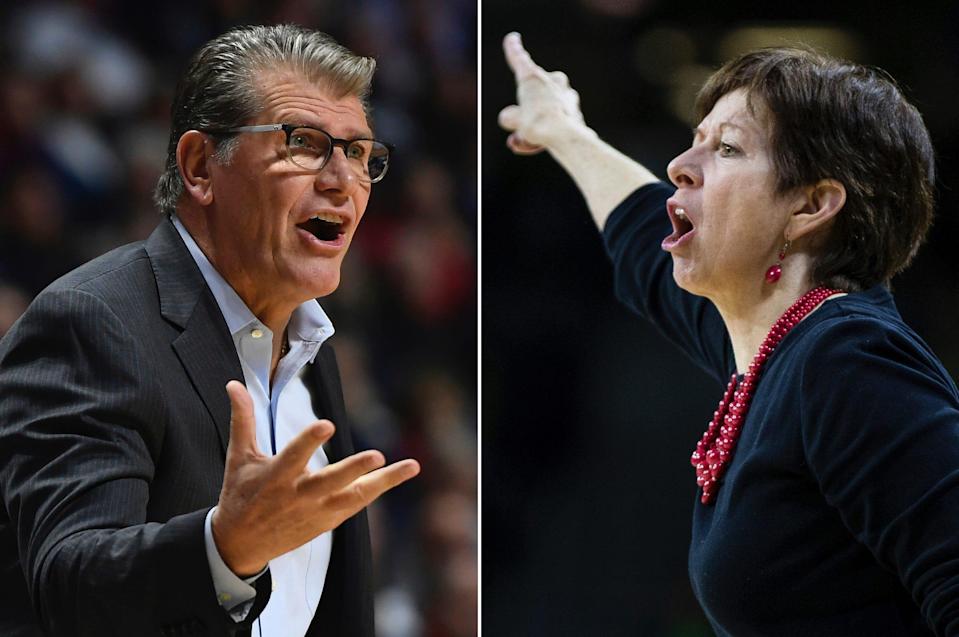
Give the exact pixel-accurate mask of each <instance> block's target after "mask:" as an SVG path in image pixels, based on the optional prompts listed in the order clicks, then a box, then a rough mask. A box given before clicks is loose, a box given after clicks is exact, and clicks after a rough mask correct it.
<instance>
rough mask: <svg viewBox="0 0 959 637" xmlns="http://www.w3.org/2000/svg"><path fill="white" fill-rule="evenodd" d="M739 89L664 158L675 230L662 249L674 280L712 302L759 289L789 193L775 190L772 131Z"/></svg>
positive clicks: (780, 233) (778, 240) (778, 239)
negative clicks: (688, 141) (686, 144)
mask: <svg viewBox="0 0 959 637" xmlns="http://www.w3.org/2000/svg"><path fill="white" fill-rule="evenodd" d="M757 115H760V118H759V119H757V117H756V116H754V115H753V114H751V113H750V111H749V108H748V107H747V105H746V93H745V91H743V90H742V89H739V90H736V91H733V92H731V93H727V94H726V95H724V96H723V97H722V98H721V99H720V100H719V101H718V102H716V105H715V106H714V107H713V110H712V111H710V113H709V115H707V116H706V118H705V119H703V121H702V122H701V123H700V124H699V126H698V127H696V130H695V136H694V138H693V144H692V146H691V147H690V148H689V150H687V151H685V152H684V153H682V154H681V155H679V156H678V157H676V158H675V159H673V160H672V161H671V162H670V163H669V167H668V168H667V172H668V174H669V179H670V180H671V181H672V182H673V184H675V185H676V187H677V191H676V194H675V195H673V197H671V198H670V199H669V201H668V202H667V210H668V214H669V216H670V219H671V220H672V222H673V233H672V234H671V235H670V236H669V237H667V238H666V239H664V240H663V249H664V250H666V251H667V252H669V253H670V254H672V256H673V278H674V279H675V280H676V283H677V284H678V285H679V286H680V287H682V288H683V289H685V290H687V291H689V292H692V293H694V294H699V295H701V296H705V297H708V298H710V299H712V300H713V301H722V300H724V299H729V300H734V299H735V300H737V301H738V300H740V299H742V297H743V295H744V294H746V295H750V294H755V293H756V292H757V291H759V292H761V290H762V286H763V285H768V284H766V283H764V275H765V272H766V270H767V269H768V268H769V266H770V265H772V264H773V263H775V262H776V260H777V255H778V253H779V251H780V250H781V249H782V246H783V243H784V241H785V237H784V232H785V228H786V224H787V222H788V220H789V216H790V213H791V212H792V211H793V208H792V207H793V206H795V205H796V204H797V202H798V199H797V198H796V196H795V195H793V196H792V197H787V196H782V195H778V194H777V193H776V175H775V170H774V167H773V161H772V156H771V148H770V142H769V129H768V125H767V124H766V122H765V121H764V120H763V119H762V113H761V111H760V109H758V108H757Z"/></svg>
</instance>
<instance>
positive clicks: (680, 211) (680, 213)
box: [676, 208, 686, 219]
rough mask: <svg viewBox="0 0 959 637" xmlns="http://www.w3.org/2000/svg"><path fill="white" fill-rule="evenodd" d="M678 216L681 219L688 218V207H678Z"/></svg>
mask: <svg viewBox="0 0 959 637" xmlns="http://www.w3.org/2000/svg"><path fill="white" fill-rule="evenodd" d="M676 216H677V217H679V218H680V219H685V218H686V209H685V208H676Z"/></svg>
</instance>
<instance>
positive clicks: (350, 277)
mask: <svg viewBox="0 0 959 637" xmlns="http://www.w3.org/2000/svg"><path fill="white" fill-rule="evenodd" d="M279 22H293V23H298V24H302V25H305V26H309V27H314V28H318V29H320V30H322V31H326V32H328V33H330V34H331V35H333V36H334V37H335V38H337V39H338V40H339V41H340V42H341V43H343V44H345V45H346V46H348V47H349V48H351V49H352V50H353V51H355V52H357V53H361V54H364V55H372V56H374V57H376V58H377V60H378V62H379V70H378V72H377V75H376V82H375V84H374V91H373V99H372V103H373V112H374V117H375V122H376V130H377V137H378V138H381V139H384V140H387V141H390V142H392V143H393V144H395V145H396V148H397V150H396V153H395V155H394V161H393V163H392V164H391V167H390V173H389V175H388V176H387V177H386V179H385V180H384V181H383V182H381V183H378V184H376V185H375V186H374V194H373V197H372V200H371V203H370V206H369V208H368V210H367V213H366V216H365V218H364V220H363V224H362V226H361V227H360V229H359V231H358V232H357V235H356V237H355V240H354V242H353V246H352V249H351V250H350V253H349V255H348V257H347V259H346V262H345V265H344V273H343V279H342V280H343V285H342V287H341V289H340V290H338V291H337V292H336V293H335V294H333V295H332V296H330V297H328V298H326V299H323V300H322V303H323V306H324V309H325V310H326V311H327V313H328V314H329V315H330V316H331V318H332V319H333V322H334V324H335V325H336V330H337V333H336V336H335V337H334V341H333V342H334V345H335V347H336V350H337V355H338V358H339V361H340V366H341V372H342V375H343V388H344V393H345V398H346V402H347V409H348V411H349V413H350V414H351V416H352V420H353V423H354V430H355V431H356V432H358V433H357V435H358V437H359V438H360V440H359V441H358V443H359V444H358V446H359V447H364V446H372V447H376V448H379V449H382V450H383V451H384V452H385V453H386V455H387V457H388V458H399V457H406V456H412V457H415V458H418V459H419V461H420V462H421V464H422V466H423V472H422V474H421V476H420V477H419V478H417V479H416V480H415V481H413V482H412V483H410V484H408V485H404V486H403V487H401V488H399V489H398V490H396V491H394V492H393V493H392V494H391V495H389V496H387V497H386V498H385V500H382V501H381V502H380V503H377V504H376V505H375V506H374V507H373V508H372V510H371V512H370V515H371V527H372V532H373V542H374V555H375V564H376V568H375V573H376V577H377V587H378V593H377V599H376V604H377V619H378V622H377V623H378V630H379V634H380V635H382V636H383V637H416V636H424V637H461V636H469V635H475V634H476V623H477V621H476V616H477V563H476V554H477V519H476V515H477V499H476V498H477V482H476V458H477V449H476V441H477V437H476V425H477V423H476V408H477V400H476V351H477V349H476V316H477V311H476V265H475V264H476V248H475V246H476V228H477V201H476V178H477V162H476V157H477V148H476V100H477V78H476V50H477V43H476V28H477V23H476V5H475V2H474V0H409V1H404V0H355V1H351V2H335V1H333V0H277V1H275V2H256V1H253V0H208V1H198V0H164V1H163V2H151V3H146V4H144V3H131V2H123V1H121V0H74V1H67V0H60V1H57V2H22V3H3V5H2V8H0V30H2V39H0V336H2V334H3V333H4V332H6V330H7V329H8V328H9V326H10V325H11V324H12V323H13V321H15V320H16V318H17V317H18V316H19V315H20V314H21V313H22V311H23V310H24V309H25V308H26V306H27V304H28V303H29V302H30V300H31V299H32V298H33V296H34V295H35V294H36V293H37V292H39V291H40V290H41V289H43V287H45V286H46V285H47V284H48V283H50V282H51V281H52V280H53V279H55V278H56V277H58V276H59V275H61V274H63V273H65V272H67V271H68V270H70V269H72V268H74V267H76V266H77V265H79V264H81V263H83V262H85V261H87V260H89V259H91V258H92V257H94V256H97V255H99V254H102V253H103V252H105V251H107V250H109V249H110V248H112V247H115V246H117V245H120V244H123V243H127V242H130V241H135V240H140V239H143V238H145V237H147V236H148V235H149V233H150V232H151V231H152V230H153V228H154V227H155V226H156V225H157V223H158V222H159V220H160V216H159V215H158V213H157V212H156V210H155V209H154V207H153V204H152V202H151V195H152V191H153V187H154V184H155V183H156V178H157V176H158V175H159V171H160V169H161V167H162V166H163V161H164V157H165V152H166V143H167V138H168V135H169V104H170V100H171V97H172V93H173V89H174V86H175V83H176V80H177V79H178V77H179V76H180V74H181V73H182V71H183V70H184V69H185V67H186V62H187V59H188V58H189V56H190V55H191V54H192V53H193V52H194V51H195V50H196V49H197V48H199V47H200V46H201V45H202V44H203V43H205V42H206V41H207V40H209V39H210V38H212V37H214V36H216V35H218V34H220V33H222V32H223V31H225V30H227V29H229V28H230V27H233V26H238V25H242V24H253V23H261V24H262V23H267V24H269V23H279Z"/></svg>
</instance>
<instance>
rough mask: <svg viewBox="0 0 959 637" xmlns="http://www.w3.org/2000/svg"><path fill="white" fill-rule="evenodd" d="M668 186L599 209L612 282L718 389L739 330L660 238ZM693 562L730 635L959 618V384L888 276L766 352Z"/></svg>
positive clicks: (905, 628)
mask: <svg viewBox="0 0 959 637" xmlns="http://www.w3.org/2000/svg"><path fill="white" fill-rule="evenodd" d="M672 192H673V190H672V188H670V187H668V186H666V185H665V184H656V185H651V186H645V187H643V188H640V189H639V190H637V191H636V192H634V193H633V194H631V195H630V196H629V197H628V198H627V199H626V200H625V201H624V202H623V203H621V204H620V205H619V206H618V207H617V208H616V209H615V210H614V211H613V213H612V215H611V216H610V218H609V220H608V221H607V222H606V227H605V230H604V237H605V241H606V246H607V250H608V252H609V255H610V257H611V258H612V261H613V264H614V268H615V288H616V294H617V296H618V297H619V299H620V300H621V301H623V302H624V303H625V304H626V305H627V306H629V308H631V309H632V310H634V311H635V312H637V313H638V314H640V315H642V316H644V317H646V318H647V319H649V320H650V321H652V322H653V323H654V324H655V325H656V326H657V327H658V328H659V329H660V330H661V331H662V332H663V333H664V334H665V335H666V336H667V337H668V338H669V339H670V340H672V341H673V342H674V343H676V344H677V345H678V346H679V347H680V348H681V349H682V350H683V351H685V352H686V353H687V354H688V355H689V356H691V357H692V359H693V360H694V361H695V362H696V363H697V364H698V365H700V366H701V367H703V368H704V369H705V370H706V371H707V372H709V373H710V374H711V375H712V376H714V377H715V378H716V379H717V380H718V381H719V382H720V383H721V387H719V388H717V395H716V399H717V402H718V400H719V398H720V397H721V395H722V386H725V384H726V383H727V382H728V379H729V377H730V375H731V374H732V373H733V371H734V370H735V361H734V359H733V353H732V346H731V344H730V341H729V337H728V335H727V332H726V329H725V326H724V324H723V322H722V320H721V318H720V316H719V313H718V311H717V310H716V308H715V306H713V305H712V303H711V302H710V301H708V300H706V299H704V298H702V297H697V296H694V295H692V294H689V293H687V292H684V291H683V290H681V289H680V288H679V287H678V286H677V285H676V284H675V282H674V281H673V277H672V260H671V257H670V256H669V255H668V254H667V253H665V252H663V251H662V250H661V249H660V247H659V244H660V242H661V241H662V239H663V237H665V236H666V235H668V234H669V233H670V232H671V225H670V223H669V220H668V218H667V215H666V213H665V200H666V199H667V198H668V197H669V196H670V195H671V194H672ZM709 416H710V414H703V428H704V429H705V426H706V424H707V421H708V419H709ZM689 442H690V450H692V448H693V446H694V445H695V442H696V441H695V440H690V441H689ZM689 471H690V477H689V479H690V480H693V479H694V478H695V472H694V470H693V468H692V467H690V470H689ZM689 574H690V578H691V580H692V585H693V590H694V592H695V594H696V597H697V598H698V599H699V602H700V604H702V607H703V609H704V610H705V612H706V616H707V617H708V619H709V621H710V623H711V624H712V626H713V628H714V630H715V631H716V633H717V634H718V635H720V636H724V635H734V636H735V637H747V636H749V635H763V636H777V637H786V636H789V635H803V636H812V635H815V636H831V635H836V636H838V635H843V636H850V635H884V636H885V635H889V636H894V635H930V634H938V635H959V392H957V390H956V386H955V384H954V383H953V381H952V379H951V378H950V376H949V374H948V373H947V372H946V371H945V369H943V367H942V365H941V363H940V362H939V361H938V359H937V358H936V356H935V355H934V354H933V353H932V351H930V349H929V347H928V346H927V345H926V344H925V343H924V342H923V341H922V339H920V338H919V336H917V335H916V333H915V332H913V331H912V330H911V329H910V328H909V327H908V326H907V325H905V323H903V321H902V319H901V318H900V316H899V313H898V311H897V310H896V306H895V304H894V303H893V299H892V296H891V295H890V293H889V291H888V290H887V289H886V288H884V287H881V286H880V287H875V288H873V289H870V290H867V291H865V292H857V293H853V294H849V295H848V296H845V297H840V298H837V299H832V300H829V301H827V302H826V303H825V304H824V305H823V306H822V307H821V308H820V309H819V310H817V311H815V312H813V313H812V314H810V315H809V316H808V317H807V318H806V319H805V320H804V321H802V322H801V323H800V324H799V325H797V326H796V327H795V328H794V329H793V330H792V331H791V332H790V333H789V334H788V335H787V336H786V337H785V339H784V340H783V341H782V343H781V344H780V345H779V347H778V348H777V350H776V351H775V352H774V353H773V355H772V356H771V357H770V358H769V360H768V362H767V363H766V366H765V369H764V371H763V375H762V377H761V379H760V381H759V384H758V386H757V388H756V393H755V394H754V396H753V399H752V402H751V406H750V409H749V412H748V416H747V418H746V421H745V423H744V424H743V428H742V433H741V435H740V439H739V442H738V446H737V448H736V450H735V455H734V457H733V459H732V462H731V464H730V465H729V467H728V469H727V471H726V474H725V476H724V478H723V481H722V483H721V485H720V487H719V490H718V492H717V497H716V499H715V502H714V504H711V505H703V504H701V503H700V502H699V500H698V497H697V500H696V503H695V510H694V513H693V531H692V545H691V547H690V551H689Z"/></svg>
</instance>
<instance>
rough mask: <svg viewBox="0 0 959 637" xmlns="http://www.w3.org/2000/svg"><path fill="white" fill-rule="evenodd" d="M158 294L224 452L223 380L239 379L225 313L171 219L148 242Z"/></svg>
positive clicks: (226, 411) (175, 346) (227, 414)
mask: <svg viewBox="0 0 959 637" xmlns="http://www.w3.org/2000/svg"><path fill="white" fill-rule="evenodd" d="M146 250H147V254H148V255H149V256H150V262H151V264H152V266H153V273H154V276H155V277H156V281H157V290H158V293H159V297H160V313H161V314H162V315H163V317H164V318H165V319H166V320H168V321H170V322H171V323H173V324H174V325H176V326H178V327H179V328H181V329H182V330H183V331H182V332H181V333H180V335H179V336H178V337H177V338H176V339H174V340H173V343H172V346H173V349H174V351H175V352H176V354H177V357H178V358H179V359H180V363H181V364H182V365H183V367H184V369H185V370H186V372H187V375H188V376H189V377H190V381H191V382H192V383H193V386H194V387H195V388H196V391H197V393H198V394H199V395H200V398H201V399H202V400H203V404H204V405H205V406H206V408H207V411H208V412H209V414H210V418H211V419H212V420H213V424H214V425H215V426H216V428H217V433H218V435H219V438H220V443H221V445H222V448H223V452H224V453H226V448H227V444H228V443H229V440H230V399H229V397H228V396H227V394H226V389H225V386H226V384H227V382H229V381H230V380H239V381H241V382H242V381H243V369H242V368H241V367H240V359H239V358H238V357H237V355H236V348H235V346H234V345H233V339H232V338H231V337H230V333H229V330H228V329H227V326H226V321H225V320H224V319H223V313H222V312H221V311H220V308H219V306H218V305H217V303H216V299H215V298H214V297H213V293H212V292H210V289H209V288H208V287H207V285H206V281H205V280H204V279H203V275H202V274H201V273H200V269H199V268H198V267H197V265H196V262H195V261H194V260H193V257H192V256H191V255H190V252H189V251H188V250H187V248H186V246H185V245H184V244H183V240H182V239H181V238H180V235H179V233H178V232H177V231H176V228H175V227H174V226H173V223H172V222H171V221H170V220H169V219H165V220H164V221H163V222H161V223H160V225H159V227H157V229H156V230H155V231H154V232H153V234H152V235H151V236H150V238H149V239H148V240H147V243H146Z"/></svg>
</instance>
